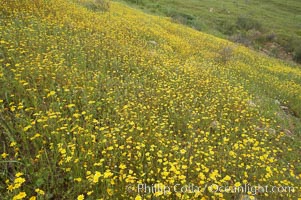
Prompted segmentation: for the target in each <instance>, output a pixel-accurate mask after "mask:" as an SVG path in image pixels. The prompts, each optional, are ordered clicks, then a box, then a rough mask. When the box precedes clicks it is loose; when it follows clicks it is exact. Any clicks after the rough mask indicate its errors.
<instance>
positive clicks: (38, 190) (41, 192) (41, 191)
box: [35, 188, 45, 195]
mask: <svg viewBox="0 0 301 200" xmlns="http://www.w3.org/2000/svg"><path fill="white" fill-rule="evenodd" d="M35 191H36V193H38V194H40V195H45V192H44V191H43V190H41V189H39V188H37V189H35Z"/></svg>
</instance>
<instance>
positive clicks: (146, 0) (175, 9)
mask: <svg viewBox="0 0 301 200" xmlns="http://www.w3.org/2000/svg"><path fill="white" fill-rule="evenodd" d="M124 2H127V3H129V5H131V6H134V7H137V8H139V9H142V10H144V11H146V12H149V13H153V14H158V15H164V16H168V17H171V18H172V19H174V21H176V22H178V23H182V24H185V25H188V26H190V27H193V28H195V29H197V30H200V31H203V32H206V33H210V34H213V35H215V36H218V37H222V38H228V39H230V40H232V41H234V42H238V43H242V44H244V45H246V46H249V47H252V48H254V49H256V50H259V51H262V52H265V53H266V54H268V55H271V56H275V57H278V58H281V59H284V60H294V61H296V62H299V63H301V47H300V46H301V1H298V0H286V1H283V0H273V1H262V0H235V1H233V0H224V1H218V0H202V1H200V0H187V1H181V0H160V1H156V0H124Z"/></svg>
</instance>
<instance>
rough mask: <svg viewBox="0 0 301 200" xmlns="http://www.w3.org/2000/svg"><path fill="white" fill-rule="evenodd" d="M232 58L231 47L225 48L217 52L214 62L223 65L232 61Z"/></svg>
mask: <svg viewBox="0 0 301 200" xmlns="http://www.w3.org/2000/svg"><path fill="white" fill-rule="evenodd" d="M232 57H233V48H232V47H231V46H225V47H223V48H222V49H221V50H220V51H219V52H218V55H217V57H216V59H215V61H216V62H217V63H221V64H223V65H224V64H226V63H228V62H229V61H230V60H231V59H232Z"/></svg>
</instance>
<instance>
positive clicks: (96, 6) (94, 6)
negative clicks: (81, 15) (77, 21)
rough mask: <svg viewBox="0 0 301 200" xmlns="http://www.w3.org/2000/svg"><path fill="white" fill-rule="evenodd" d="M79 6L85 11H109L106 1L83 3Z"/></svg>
mask: <svg viewBox="0 0 301 200" xmlns="http://www.w3.org/2000/svg"><path fill="white" fill-rule="evenodd" d="M81 4H82V5H83V6H84V7H86V8H87V9H89V10H92V11H95V12H97V11H108V10H109V9H110V3H109V1H108V0H93V1H92V0H91V1H83V2H82V3H81Z"/></svg>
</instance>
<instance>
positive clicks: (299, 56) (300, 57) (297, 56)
mask: <svg viewBox="0 0 301 200" xmlns="http://www.w3.org/2000/svg"><path fill="white" fill-rule="evenodd" d="M294 61H296V62H297V63H301V47H300V46H299V47H297V48H296V49H295V51H294Z"/></svg>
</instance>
